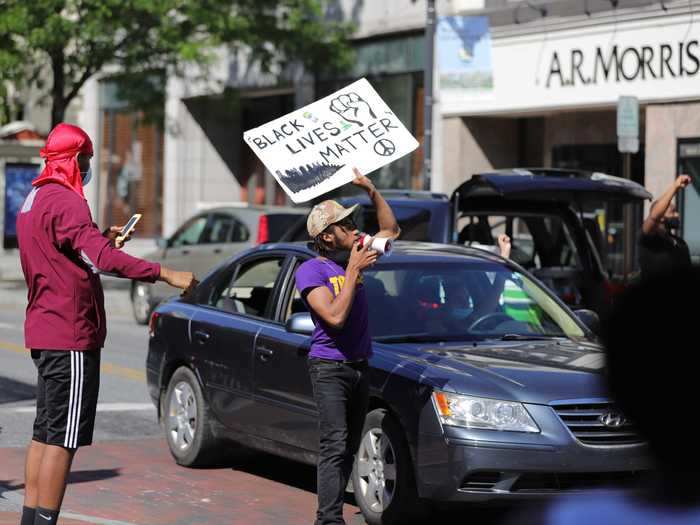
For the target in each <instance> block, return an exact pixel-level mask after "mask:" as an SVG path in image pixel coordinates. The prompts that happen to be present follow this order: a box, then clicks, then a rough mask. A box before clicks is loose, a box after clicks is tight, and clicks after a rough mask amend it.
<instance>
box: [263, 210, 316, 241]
mask: <svg viewBox="0 0 700 525" xmlns="http://www.w3.org/2000/svg"><path fill="white" fill-rule="evenodd" d="M265 215H266V217H267V242H277V241H279V240H280V239H281V238H282V236H283V235H284V234H285V233H287V231H288V230H289V226H290V224H300V225H301V226H302V227H301V233H303V234H305V233H306V217H305V216H302V215H299V214H298V213H267V214H265ZM308 238H309V236H308V235H306V237H303V238H301V239H296V238H294V239H293V240H307V239H308Z"/></svg>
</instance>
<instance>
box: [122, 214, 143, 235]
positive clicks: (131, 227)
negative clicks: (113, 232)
mask: <svg viewBox="0 0 700 525" xmlns="http://www.w3.org/2000/svg"><path fill="white" fill-rule="evenodd" d="M139 220H141V214H140V213H134V214H133V215H132V216H131V219H129V222H127V223H126V224H125V225H124V227H123V228H122V229H121V231H120V232H119V235H117V239H116V240H117V242H122V241H123V240H124V239H126V238H127V237H128V236H129V234H130V233H131V232H132V231H134V228H135V227H136V223H137V222H139Z"/></svg>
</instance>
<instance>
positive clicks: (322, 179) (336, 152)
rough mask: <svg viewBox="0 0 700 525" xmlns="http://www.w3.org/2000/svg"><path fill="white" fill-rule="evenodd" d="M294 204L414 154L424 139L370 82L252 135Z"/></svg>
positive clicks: (254, 144)
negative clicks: (415, 133)
mask: <svg viewBox="0 0 700 525" xmlns="http://www.w3.org/2000/svg"><path fill="white" fill-rule="evenodd" d="M243 138H244V139H245V141H246V143H247V144H248V145H249V146H250V148H251V149H252V150H253V152H254V153H255V154H256V155H257V156H258V157H259V158H260V160H262V162H263V164H265V167H266V168H267V169H268V170H269V171H270V172H271V173H272V174H273V175H274V177H275V179H276V180H277V182H278V183H279V184H280V186H282V188H283V189H284V191H285V192H286V193H287V195H289V197H290V198H291V199H292V201H294V202H306V201H309V200H311V199H313V198H315V197H318V196H319V195H323V194H324V193H327V192H329V191H331V190H334V189H335V188H338V187H340V186H342V185H344V184H347V183H348V182H350V181H352V180H353V178H354V174H353V171H352V168H353V167H356V168H357V169H358V170H359V171H360V172H361V173H363V174H367V173H371V172H372V171H374V170H376V169H378V168H381V167H382V166H385V165H386V164H389V163H390V162H393V161H394V160H396V159H399V158H401V157H403V156H404V155H406V154H408V153H410V152H412V151H413V150H414V149H416V148H417V147H418V141H416V139H415V138H414V137H413V135H411V133H410V132H409V131H408V130H407V129H406V128H405V127H404V125H403V124H402V123H401V121H400V120H399V119H398V118H397V117H396V115H394V113H393V112H392V111H391V109H390V108H389V106H387V105H386V103H385V102H384V101H383V100H382V99H381V97H380V96H379V95H378V94H377V92H376V91H375V90H374V89H373V88H372V86H371V85H370V83H369V82H367V80H365V79H361V80H358V81H357V82H354V83H353V84H350V85H349V86H346V87H345V88H343V89H341V90H339V91H336V92H335V93H333V94H332V95H329V96H327V97H325V98H322V99H321V100H318V101H316V102H314V103H313V104H309V105H308V106H305V107H303V108H301V109H298V110H296V111H294V112H292V113H289V114H288V115H286V116H284V117H281V118H278V119H276V120H273V121H272V122H268V123H267V124H265V125H263V126H260V127H258V128H255V129H251V130H248V131H246V132H245V133H244V134H243Z"/></svg>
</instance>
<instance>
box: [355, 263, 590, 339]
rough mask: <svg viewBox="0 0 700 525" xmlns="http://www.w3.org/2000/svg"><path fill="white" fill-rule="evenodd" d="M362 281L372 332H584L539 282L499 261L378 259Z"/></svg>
mask: <svg viewBox="0 0 700 525" xmlns="http://www.w3.org/2000/svg"><path fill="white" fill-rule="evenodd" d="M363 281H364V287H365V290H366V294H367V302H368V307H369V318H370V319H371V320H372V321H371V323H370V327H371V330H372V336H373V337H379V338H381V337H392V336H412V335H415V336H420V337H426V338H432V339H434V340H436V341H442V340H450V339H455V340H461V339H468V340H471V339H491V338H501V337H503V336H505V335H509V336H512V335H516V336H519V335H521V336H535V335H537V336H544V337H582V336H583V335H584V334H583V331H582V330H581V329H580V327H579V326H578V324H577V323H576V321H575V320H574V319H573V318H572V317H571V314H570V313H569V312H567V311H566V310H564V309H563V308H561V307H560V306H559V304H558V303H557V302H556V301H554V300H553V299H552V298H551V297H550V296H549V295H548V294H547V293H546V292H545V291H544V290H543V289H542V288H541V287H540V286H539V285H537V284H536V283H535V282H534V281H532V280H531V279H530V278H528V277H527V276H526V275H525V274H521V273H519V272H514V271H512V270H511V269H509V268H507V267H505V266H503V265H501V264H496V263H486V262H484V263H478V264H469V265H465V264H464V263H461V264H458V263H410V264H390V265H388V264H383V265H381V266H379V267H377V268H376V269H369V270H366V271H365V272H364V278H363ZM386 312H391V315H390V316H387V315H386Z"/></svg>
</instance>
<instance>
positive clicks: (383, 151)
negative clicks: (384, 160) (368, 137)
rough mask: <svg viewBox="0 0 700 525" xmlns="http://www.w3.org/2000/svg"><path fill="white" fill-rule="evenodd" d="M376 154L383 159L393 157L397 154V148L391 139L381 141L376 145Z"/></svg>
mask: <svg viewBox="0 0 700 525" xmlns="http://www.w3.org/2000/svg"><path fill="white" fill-rule="evenodd" d="M374 152H375V153H376V154H377V155H381V156H382V157H391V156H392V155H393V154H394V153H396V146H394V143H393V142H392V141H390V140H389V139H380V140H378V141H377V142H376V144H375V145H374Z"/></svg>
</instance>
